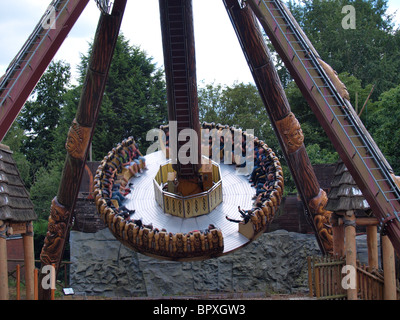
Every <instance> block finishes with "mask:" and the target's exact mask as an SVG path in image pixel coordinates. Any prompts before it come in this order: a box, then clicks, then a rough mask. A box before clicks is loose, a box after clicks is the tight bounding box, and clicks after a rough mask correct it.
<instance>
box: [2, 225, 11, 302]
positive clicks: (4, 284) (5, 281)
mask: <svg viewBox="0 0 400 320" xmlns="http://www.w3.org/2000/svg"><path fill="white" fill-rule="evenodd" d="M6 237H7V236H6V225H5V223H4V222H3V221H1V220H0V300H8V297H9V296H8V268H7V239H6Z"/></svg>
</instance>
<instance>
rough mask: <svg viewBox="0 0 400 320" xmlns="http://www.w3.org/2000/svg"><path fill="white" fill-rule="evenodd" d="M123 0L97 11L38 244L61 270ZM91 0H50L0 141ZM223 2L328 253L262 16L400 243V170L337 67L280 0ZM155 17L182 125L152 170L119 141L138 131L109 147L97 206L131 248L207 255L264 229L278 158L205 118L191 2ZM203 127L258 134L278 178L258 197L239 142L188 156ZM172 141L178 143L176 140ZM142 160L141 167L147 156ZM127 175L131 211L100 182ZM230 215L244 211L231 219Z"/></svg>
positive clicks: (1, 95) (3, 96)
mask: <svg viewBox="0 0 400 320" xmlns="http://www.w3.org/2000/svg"><path fill="white" fill-rule="evenodd" d="M126 2H127V1H126V0H116V1H114V4H113V6H112V7H111V6H110V4H109V2H108V1H97V3H98V5H99V8H100V9H101V14H100V19H99V24H98V29H97V31H96V35H95V40H94V44H93V50H92V55H91V58H90V61H89V68H88V71H87V75H86V80H85V83H84V86H83V90H82V95H81V99H80V102H79V105H78V109H77V113H76V117H75V119H74V121H73V123H72V125H71V128H70V131H69V133H68V137H67V143H66V149H67V157H66V160H65V165H64V170H63V174H62V179H61V183H60V188H59V191H58V194H57V196H56V197H55V198H54V200H53V203H52V206H51V209H50V217H49V225H48V232H47V235H46V239H45V243H44V246H43V248H42V253H41V262H42V267H43V266H45V265H49V264H54V265H55V266H56V269H57V270H58V267H59V264H60V262H61V257H62V255H63V251H64V248H65V244H66V239H67V235H68V230H70V227H71V223H72V216H73V214H72V213H73V212H74V207H75V202H76V198H77V195H78V190H79V185H80V181H81V178H82V173H83V170H84V166H85V162H86V158H87V154H88V148H89V145H90V143H91V140H92V136H93V131H94V127H95V124H96V119H97V115H98V113H99V112H101V111H100V105H101V101H102V96H103V93H104V89H105V82H106V80H107V75H108V71H109V68H110V64H111V59H112V56H113V52H114V48H115V43H116V39H117V37H118V34H119V30H120V25H121V21H122V19H123V14H124V11H125V7H126ZM87 3H88V0H54V1H52V3H51V5H50V7H49V8H50V9H49V10H50V11H47V12H46V13H45V15H44V17H43V19H42V20H41V21H40V23H39V24H38V26H37V27H36V28H35V30H34V32H33V33H32V35H31V37H30V38H29V39H28V41H27V43H26V44H25V45H24V46H23V48H22V49H21V51H20V52H19V53H18V55H17V56H16V58H15V59H14V60H13V62H12V63H11V64H10V67H9V69H8V70H7V72H6V74H5V75H4V76H3V77H2V78H1V79H0V123H1V125H0V128H1V129H0V139H3V137H4V135H5V134H6V133H7V131H8V129H9V127H10V126H11V124H12V123H13V121H14V120H15V118H16V117H17V115H18V113H19V111H20V110H21V108H22V107H23V104H24V103H25V101H26V100H27V98H28V96H29V94H30V92H31V91H32V90H33V88H34V87H35V85H36V83H37V81H38V80H39V79H40V77H41V75H42V74H43V73H44V71H45V69H46V67H47V65H48V64H49V63H50V61H51V60H52V58H53V57H54V55H55V53H56V51H57V49H58V48H59V47H60V46H61V44H62V42H63V40H64V39H65V37H66V36H67V34H68V32H69V30H70V29H71V28H72V26H73V25H74V23H75V22H76V20H77V19H78V18H79V16H80V15H81V14H82V12H83V10H84V8H85V6H86V4H87ZM223 3H224V5H225V7H226V10H227V13H228V15H229V17H230V19H231V22H232V25H233V28H234V30H235V32H236V34H237V37H238V40H239V43H240V45H241V47H242V49H243V53H244V55H245V57H246V60H247V62H248V64H249V68H250V70H251V72H252V74H253V77H254V80H255V83H256V85H257V88H258V90H259V92H260V95H261V97H262V100H263V102H264V105H265V108H266V112H267V113H268V115H269V118H270V119H271V123H272V125H273V127H274V129H275V130H274V131H275V132H276V134H277V137H278V141H279V143H280V145H281V147H282V150H283V154H284V156H285V158H286V160H287V163H288V165H289V169H290V171H291V173H292V176H293V178H294V180H295V182H296V186H297V190H298V191H299V195H300V198H301V200H302V202H303V204H304V208H305V214H306V217H307V218H308V220H309V222H310V224H311V225H312V226H313V228H314V231H315V235H316V239H317V241H318V244H319V246H320V249H321V251H322V252H323V253H332V250H333V241H334V240H333V239H334V237H333V230H332V228H331V226H330V218H331V214H332V212H330V211H328V210H326V209H325V206H326V204H327V201H328V199H327V195H326V194H325V192H324V191H322V189H321V188H320V186H319V184H318V181H317V179H316V176H315V173H314V171H313V169H312V166H311V164H310V160H309V158H308V155H307V152H306V150H305V146H304V136H303V133H302V130H301V125H300V123H299V121H298V120H297V119H296V117H295V115H294V114H293V113H292V112H291V110H290V106H289V103H288V101H287V98H286V96H285V92H284V90H283V87H282V85H281V83H280V80H279V77H278V75H277V72H276V70H275V68H274V65H273V62H272V59H271V55H270V54H269V52H268V48H267V46H266V44H265V41H264V39H263V36H262V33H261V30H260V29H259V24H260V25H261V26H262V28H263V29H264V31H265V33H266V34H267V36H268V37H269V39H270V41H271V43H272V44H273V45H274V47H275V49H276V51H277V52H278V54H279V55H280V57H281V58H282V60H283V61H284V62H285V65H286V67H287V68H288V70H289V72H290V74H291V76H292V77H293V79H294V80H295V81H296V83H297V85H298V87H299V88H300V90H301V92H302V94H303V96H304V97H305V98H306V100H307V101H308V103H309V105H310V108H311V109H312V111H313V112H314V113H315V115H316V116H317V119H318V121H319V122H320V124H321V125H322V127H323V128H324V130H325V132H326V133H327V135H328V137H329V138H330V140H331V141H332V143H333V145H334V147H335V149H336V150H337V152H338V153H339V155H340V157H341V159H342V160H343V162H344V164H345V165H346V167H347V168H348V170H349V172H350V173H351V175H352V176H353V178H354V180H355V181H356V183H357V185H358V186H359V188H360V190H361V191H362V193H363V195H364V197H365V199H366V200H367V201H368V203H369V205H370V207H371V209H372V212H373V213H374V215H375V216H376V218H377V219H378V222H379V224H380V227H381V229H382V230H384V232H385V233H386V234H387V235H388V237H389V238H390V240H391V242H392V244H393V246H394V248H395V250H396V251H397V252H398V253H399V252H400V218H399V212H400V190H399V182H398V178H397V177H395V176H394V173H393V170H392V168H391V167H390V165H389V164H388V163H387V161H386V159H385V158H384V156H383V155H382V153H381V152H380V150H379V148H378V147H377V146H376V144H375V143H374V141H373V139H372V138H371V136H370V135H369V133H368V132H367V130H366V129H365V127H364V125H363V124H362V122H361V121H360V119H359V118H358V116H357V114H356V113H355V111H354V109H353V107H352V106H351V104H350V101H349V96H348V93H347V91H346V88H345V87H344V85H343V84H342V83H341V82H340V80H339V78H338V77H337V74H336V73H335V72H334V70H333V69H332V68H331V67H330V66H329V65H327V64H326V63H325V62H324V61H323V60H322V59H321V57H320V56H319V55H318V53H317V52H316V50H315V48H314V47H313V46H312V44H311V42H310V41H309V39H308V38H307V36H306V35H305V34H304V32H303V31H302V30H301V28H300V27H299V25H298V24H297V22H296V21H295V19H294V18H293V16H292V15H291V13H290V12H289V10H288V9H287V7H286V6H285V5H284V3H283V2H282V1H281V0H271V1H264V0H258V1H255V0H248V1H246V3H245V4H242V3H241V2H240V1H238V0H223ZM49 14H52V15H53V17H55V19H54V21H55V22H56V27H55V28H51V27H49V26H46V24H45V22H46V21H47V18H48V16H49ZM160 19H161V29H162V38H163V50H164V65H165V74H166V84H167V99H168V118H169V122H170V123H174V124H176V128H177V131H176V132H175V134H173V135H170V136H169V140H168V143H169V145H164V148H163V150H164V151H159V152H156V153H154V154H150V155H148V156H146V157H145V158H146V160H145V162H146V166H147V167H148V170H147V171H145V173H144V174H143V175H142V176H141V177H139V178H134V177H132V176H130V175H129V173H127V170H126V169H127V168H124V166H123V165H122V160H121V157H120V155H121V152H122V150H123V152H125V153H129V152H130V151H131V149H130V148H132V146H133V145H135V141H134V139H133V138H132V137H129V138H127V139H125V140H124V141H122V142H121V143H119V144H118V146H117V147H116V148H114V149H113V150H112V151H110V152H109V154H108V155H107V156H106V157H105V158H104V159H103V161H102V163H101V165H100V167H99V169H98V171H97V175H96V179H95V202H96V207H97V210H98V212H99V214H100V216H101V217H102V219H103V220H104V222H105V223H106V225H107V226H108V227H109V229H110V231H111V232H112V233H113V234H114V236H115V237H116V238H117V239H118V240H119V241H121V242H122V243H123V244H125V245H126V246H128V247H130V248H131V249H133V250H135V251H138V252H141V253H143V254H147V255H150V256H153V257H156V258H161V259H169V260H184V261H185V260H196V259H209V258H213V257H217V256H220V255H223V254H228V253H230V252H232V251H234V250H236V249H238V248H241V247H243V246H245V245H246V244H247V243H249V242H251V241H253V240H254V239H255V238H256V237H257V236H258V235H260V234H261V233H262V232H264V231H265V230H266V228H267V226H268V223H269V222H270V221H271V219H272V218H273V216H274V214H275V212H276V210H277V208H278V207H279V204H280V202H281V197H282V193H283V173H282V168H281V167H280V163H279V160H278V158H277V157H276V155H275V154H274V152H273V151H272V150H271V149H270V148H269V147H268V145H267V144H266V143H265V142H263V141H259V140H258V139H257V138H256V137H254V136H252V135H251V134H248V133H246V132H241V130H239V129H236V128H234V127H229V126H221V125H219V124H218V125H215V124H213V123H212V124H207V123H203V124H200V122H199V112H198V101H197V99H198V98H197V82H196V60H195V43H194V30H193V12H192V0H160ZM161 128H162V131H163V133H164V134H166V133H167V132H168V130H166V129H168V128H167V127H166V126H162V127H161ZM187 129H190V132H191V133H190V134H188V135H187V139H186V140H182V139H178V137H179V136H180V135H181V134H185V133H186V131H185V130H187ZM204 130H215V131H216V132H219V134H222V135H223V132H224V130H226V131H225V133H224V134H225V137H224V141H226V140H225V139H227V138H228V136H229V134H228V135H227V134H226V132H229V133H230V134H232V137H233V136H234V135H235V133H237V132H236V131H237V130H239V131H240V133H239V136H241V137H242V139H243V141H248V140H251V141H253V143H254V144H253V145H254V148H255V149H257V150H260V149H262V150H263V152H265V154H266V157H267V159H268V161H269V166H270V168H271V174H272V173H273V177H272V178H271V179H273V184H271V189H270V192H269V193H268V194H266V197H265V198H263V199H262V200H261V201H260V199H256V201H255V202H254V201H252V200H254V199H252V195H253V194H254V189H252V188H251V187H250V186H249V184H248V181H247V179H246V177H245V175H240V174H237V171H238V170H240V168H241V164H242V163H243V159H242V158H243V157H246V156H245V155H244V154H239V153H237V152H236V153H235V152H232V148H231V149H230V150H228V149H229V148H225V150H223V149H221V150H220V151H221V152H222V154H223V153H225V152H227V153H229V152H230V154H231V160H232V161H231V162H229V163H227V161H224V163H220V161H211V160H208V161H204V159H203V158H205V159H209V158H210V157H211V156H212V152H210V150H212V146H213V145H212V144H211V145H210V146H209V147H210V149H207V148H206V150H208V151H206V152H203V151H204V150H202V148H201V144H200V143H197V144H196V143H193V144H191V147H190V151H191V152H193V153H194V154H195V155H196V156H195V157H193V158H192V161H189V162H187V161H182V159H181V158H180V157H179V152H180V151H181V150H184V149H185V148H186V147H187V144H188V143H190V142H193V141H195V136H197V137H200V136H202V133H203V131H204ZM210 141H211V140H210ZM171 146H174V148H175V146H176V150H174V148H170V147H171ZM185 150H186V149H185ZM123 152H122V153H123ZM251 154H252V156H253V158H251V157H250V158H245V160H244V163H249V162H251V161H253V160H254V154H255V153H254V152H253V151H252V153H251ZM221 158H222V157H219V158H218V160H221ZM227 158H229V157H227ZM227 158H225V157H224V160H226V159H227ZM139 166H142V167H141V168H143V160H142V162H141V163H140V164H139ZM110 168H111V171H113V174H114V176H113V180H112V182H110V180H109V177H108V173H109V172H111V171H109V170H110ZM251 173H252V172H250V171H248V172H247V174H251ZM131 179H134V181H135V186H136V187H135V188H134V189H133V190H130V191H129V192H130V193H129V195H128V196H127V201H126V203H124V205H125V207H126V208H127V209H128V210H130V212H133V210H135V212H134V213H130V214H128V216H126V215H125V216H124V215H122V214H121V212H120V208H119V207H120V206H119V205H117V206H116V205H115V204H114V203H113V202H111V197H110V195H109V194H107V192H105V190H106V188H105V186H106V184H108V186H110V183H111V184H112V185H114V184H117V180H120V182H121V183H122V184H125V186H129V183H130V181H131ZM272 185H273V186H272ZM238 207H241V208H242V209H240V208H239V209H240V210H238ZM248 209H249V210H248ZM128 212H129V211H128ZM247 214H248V216H247ZM226 215H228V216H230V217H232V216H233V217H235V216H236V217H238V218H240V219H243V221H240V222H239V223H238V224H236V223H233V222H232V221H229V220H228V219H226V217H225V216H226ZM49 294H50V293H49V290H44V289H42V291H41V293H40V296H41V298H42V299H48V298H49Z"/></svg>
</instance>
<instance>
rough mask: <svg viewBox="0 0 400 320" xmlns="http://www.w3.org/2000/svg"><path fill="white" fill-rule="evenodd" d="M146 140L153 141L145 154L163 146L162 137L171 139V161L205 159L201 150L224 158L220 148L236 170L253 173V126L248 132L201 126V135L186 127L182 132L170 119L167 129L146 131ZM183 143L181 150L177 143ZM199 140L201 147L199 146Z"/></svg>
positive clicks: (238, 172) (218, 158)
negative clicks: (165, 130)
mask: <svg viewBox="0 0 400 320" xmlns="http://www.w3.org/2000/svg"><path fill="white" fill-rule="evenodd" d="M146 140H147V141H152V142H153V143H152V144H151V145H150V147H149V148H148V149H147V152H146V154H150V153H152V152H155V151H159V150H161V149H162V148H161V143H160V140H161V141H162V142H163V144H164V145H166V144H167V141H169V144H168V148H169V158H170V159H171V162H172V164H176V163H178V161H179V163H181V164H189V163H191V164H198V162H199V159H200V161H201V163H206V162H207V158H208V157H205V158H203V157H199V150H200V152H201V154H203V155H205V156H208V155H210V154H211V159H212V160H213V161H215V162H216V163H220V162H221V156H220V154H221V152H223V162H224V163H225V164H233V163H235V164H236V166H237V170H236V172H237V174H244V175H246V174H250V173H251V172H252V170H253V168H254V129H247V130H246V134H243V132H242V131H241V130H233V131H231V129H229V128H224V129H217V128H214V129H211V130H210V129H204V128H203V129H201V134H200V137H199V136H198V134H197V132H196V131H195V130H193V129H190V128H186V129H183V130H181V131H180V132H179V134H178V126H177V122H176V121H170V122H169V127H168V133H165V132H164V130H161V129H152V130H150V131H148V132H147V135H146ZM179 142H181V145H180V147H179V150H178V143H179ZM199 144H200V148H199Z"/></svg>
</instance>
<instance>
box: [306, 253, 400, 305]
mask: <svg viewBox="0 0 400 320" xmlns="http://www.w3.org/2000/svg"><path fill="white" fill-rule="evenodd" d="M307 264H308V286H309V294H310V296H311V297H316V298H317V299H320V300H338V299H347V291H346V289H345V288H344V287H345V286H344V285H343V282H346V279H344V277H345V276H346V274H347V273H346V272H344V271H343V267H344V266H345V265H346V261H345V260H343V259H334V258H333V257H330V256H329V257H327V256H325V257H307ZM356 270H357V278H356V279H357V280H356V283H357V296H358V299H359V300H384V296H383V292H384V277H383V272H382V271H379V270H372V271H368V267H367V266H366V265H361V264H360V263H359V262H357V268H356ZM397 287H398V288H397V300H400V289H399V286H397Z"/></svg>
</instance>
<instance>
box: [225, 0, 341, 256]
mask: <svg viewBox="0 0 400 320" xmlns="http://www.w3.org/2000/svg"><path fill="white" fill-rule="evenodd" d="M223 2H224V4H225V7H226V10H227V12H228V14H229V16H230V18H231V21H232V24H233V27H234V29H235V31H236V35H237V37H238V39H239V42H240V44H241V47H242V50H243V53H244V55H245V57H246V60H247V63H248V64H249V67H250V70H251V72H252V75H253V78H254V81H255V83H256V85H257V88H258V91H259V93H260V96H261V99H262V100H263V103H264V105H265V109H266V112H267V113H268V116H269V118H270V120H271V124H272V126H273V127H274V131H275V133H276V136H277V138H278V141H279V144H280V145H281V147H282V153H283V154H284V156H285V158H286V160H287V164H288V166H289V169H290V171H291V173H292V177H293V179H294V181H295V183H296V186H297V190H298V191H299V194H300V195H301V199H302V201H303V204H304V207H305V208H306V210H305V213H306V214H307V218H308V219H309V222H310V224H311V225H312V227H313V229H314V231H315V234H316V238H317V241H318V244H319V246H320V249H321V251H322V252H323V253H331V252H332V250H333V249H332V242H333V240H332V230H331V227H330V226H329V219H330V215H331V212H330V211H327V210H325V206H326V204H327V201H328V198H327V196H326V193H325V191H323V190H322V189H321V187H320V185H319V182H318V179H317V177H316V175H315V172H314V169H313V167H312V165H311V162H310V159H309V157H308V154H307V151H306V148H305V145H304V135H303V131H302V129H301V125H300V123H299V121H298V120H297V119H296V117H295V115H294V114H293V113H292V112H291V109H290V105H289V101H288V99H287V97H286V94H285V90H284V88H283V86H282V83H281V81H280V79H279V76H278V73H277V71H276V69H275V66H274V61H273V59H272V56H271V54H270V53H269V50H268V47H267V45H266V43H265V40H264V38H263V35H262V33H261V31H260V28H259V27H258V21H257V18H256V17H255V15H254V13H253V12H252V10H251V9H250V7H248V6H246V7H244V8H242V7H241V5H240V4H239V2H238V0H223Z"/></svg>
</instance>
